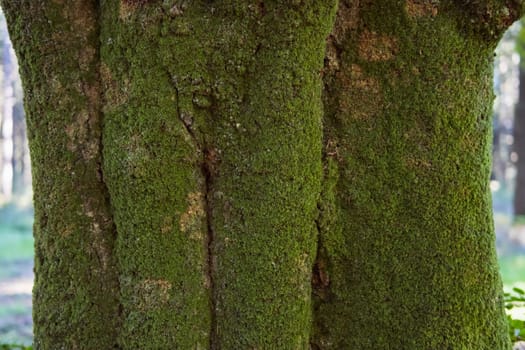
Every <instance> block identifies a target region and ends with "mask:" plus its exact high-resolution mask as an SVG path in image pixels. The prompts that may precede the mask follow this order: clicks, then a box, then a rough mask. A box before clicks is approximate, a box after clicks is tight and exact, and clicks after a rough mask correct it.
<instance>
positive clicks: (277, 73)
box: [2, 0, 521, 350]
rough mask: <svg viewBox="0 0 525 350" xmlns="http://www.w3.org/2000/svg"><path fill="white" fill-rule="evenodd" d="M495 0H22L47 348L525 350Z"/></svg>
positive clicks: (20, 42)
mask: <svg viewBox="0 0 525 350" xmlns="http://www.w3.org/2000/svg"><path fill="white" fill-rule="evenodd" d="M498 4H499V3H498V2H494V3H492V2H490V1H487V2H485V1H476V2H470V3H466V4H464V2H459V1H458V2H457V3H455V2H451V1H442V2H440V3H438V2H435V3H433V2H427V1H421V2H418V1H414V0H407V2H399V1H387V0H381V1H373V2H370V1H366V2H357V1H354V2H351V1H340V2H339V3H337V2H336V1H335V0H334V1H304V0H303V1H260V0H258V1H241V0H229V1H193V2H189V1H188V2H186V1H169V0H168V1H163V2H161V1H145V0H142V1H138V0H135V1H133V0H122V1H116V0H108V1H103V2H97V1H88V0H85V1H72V2H65V1H61V0H54V1H35V0H31V1H30V0H25V1H11V0H3V1H2V6H3V8H4V10H5V12H6V16H7V19H8V23H9V28H10V32H11V37H12V39H13V41H14V45H15V48H16V51H17V54H18V57H19V59H20V66H21V74H22V79H23V83H24V88H25V94H26V95H25V102H26V109H27V112H28V128H29V133H30V147H31V156H32V162H33V167H34V175H33V176H34V186H35V189H34V191H35V212H36V218H35V238H36V282H35V289H34V303H35V311H34V322H35V344H36V347H37V348H39V349H55V348H67V349H110V348H122V349H164V348H177V349H252V348H253V349H271V348H277V349H308V348H310V347H313V348H316V349H317V348H318V349H353V348H355V349H375V348H381V347H383V348H391V349H447V348H453V349H463V348H464V349H468V348H476V349H487V350H489V349H490V350H493V349H505V348H506V347H507V346H508V339H507V336H506V327H505V320H504V314H503V308H502V300H501V283H500V280H499V276H498V271H497V264H496V258H495V252H494V246H493V241H494V235H493V229H492V218H491V209H490V197H489V196H490V193H489V191H488V186H487V183H488V171H489V162H490V161H489V156H488V155H489V149H488V148H489V145H490V143H489V142H488V141H489V136H490V123H491V122H490V102H491V79H490V78H491V69H492V68H491V62H492V61H491V60H492V58H491V57H492V50H493V48H494V45H495V43H496V42H497V40H498V35H499V34H500V33H501V32H502V31H503V30H504V29H505V28H506V26H508V25H509V24H510V23H511V22H512V21H513V20H514V19H516V18H517V17H518V16H519V14H520V11H521V9H520V7H519V6H518V5H517V4H516V5H513V6H510V5H507V7H504V6H503V5H498ZM327 38H328V39H327ZM323 60H324V61H323ZM323 62H324V63H323Z"/></svg>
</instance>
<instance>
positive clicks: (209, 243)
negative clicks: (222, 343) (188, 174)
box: [172, 80, 219, 350]
mask: <svg viewBox="0 0 525 350" xmlns="http://www.w3.org/2000/svg"><path fill="white" fill-rule="evenodd" d="M172 82H173V89H174V90H175V98H176V103H177V105H176V109H177V117H178V118H179V120H180V121H181V122H182V125H183V126H184V128H185V130H186V132H187V133H188V135H189V136H190V137H191V139H192V140H193V143H194V144H195V146H196V147H197V149H198V152H200V153H202V159H201V164H200V168H201V173H202V176H203V178H204V184H203V197H204V212H205V214H206V233H207V234H206V243H205V245H206V255H207V256H206V260H207V261H206V271H205V274H206V280H207V284H208V285H209V289H210V318H211V322H210V334H209V339H210V343H209V349H210V350H216V349H219V346H218V341H217V320H216V309H217V305H216V292H215V291H216V289H215V279H214V273H215V268H216V257H215V255H214V254H213V247H214V244H215V234H214V231H213V225H212V214H213V213H212V205H211V192H212V191H211V187H212V182H213V177H214V175H215V172H216V164H217V162H218V154H217V151H216V150H215V149H214V148H212V147H205V146H203V145H201V142H199V140H198V138H197V135H196V134H195V131H194V129H193V124H194V120H193V118H192V117H191V116H190V115H186V114H183V113H182V112H181V110H180V101H179V98H180V96H179V89H178V87H177V84H176V83H175V82H174V81H173V80H172Z"/></svg>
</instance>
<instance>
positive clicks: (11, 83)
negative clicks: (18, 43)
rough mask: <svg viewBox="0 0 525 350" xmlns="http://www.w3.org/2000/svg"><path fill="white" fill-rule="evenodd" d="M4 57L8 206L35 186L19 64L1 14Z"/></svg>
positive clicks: (3, 178)
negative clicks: (32, 178) (32, 183)
mask: <svg viewBox="0 0 525 350" xmlns="http://www.w3.org/2000/svg"><path fill="white" fill-rule="evenodd" d="M0 56H1V61H2V64H1V73H0V84H1V93H2V96H1V99H0V101H1V102H0V108H1V116H2V117H1V122H0V152H1V156H0V196H1V198H0V201H1V202H3V203H4V202H6V201H9V200H11V199H12V195H13V194H15V195H22V194H24V192H26V191H27V188H30V187H31V170H30V165H29V149H28V146H27V136H26V125H25V119H24V110H23V108H22V88H21V86H20V78H19V76H18V65H17V63H16V57H15V54H14V52H13V48H12V46H11V41H10V40H9V36H8V33H7V27H6V24H5V18H4V16H3V14H0Z"/></svg>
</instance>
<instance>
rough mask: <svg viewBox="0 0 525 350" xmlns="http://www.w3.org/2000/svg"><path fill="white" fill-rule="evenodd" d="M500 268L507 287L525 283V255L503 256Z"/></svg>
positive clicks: (500, 260)
mask: <svg viewBox="0 0 525 350" xmlns="http://www.w3.org/2000/svg"><path fill="white" fill-rule="evenodd" d="M499 268H500V272H501V277H502V279H503V284H504V285H505V286H508V287H512V286H513V285H515V284H518V283H525V255H508V256H503V257H501V258H500V259H499Z"/></svg>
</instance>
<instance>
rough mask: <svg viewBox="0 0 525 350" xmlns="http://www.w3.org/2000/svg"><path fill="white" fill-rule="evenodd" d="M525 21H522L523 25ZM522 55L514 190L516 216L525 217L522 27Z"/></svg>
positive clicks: (521, 38)
mask: <svg viewBox="0 0 525 350" xmlns="http://www.w3.org/2000/svg"><path fill="white" fill-rule="evenodd" d="M524 22H525V20H523V19H522V25H523V23H524ZM516 47H517V51H518V53H519V55H520V66H519V70H520V77H519V79H520V90H519V98H518V102H517V104H516V113H515V115H514V129H513V133H514V144H513V153H514V154H515V157H517V158H515V159H514V160H515V164H516V187H515V189H514V215H515V216H516V217H519V216H525V29H524V28H523V27H522V29H521V31H520V32H519V34H518V37H517V39H516Z"/></svg>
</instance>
